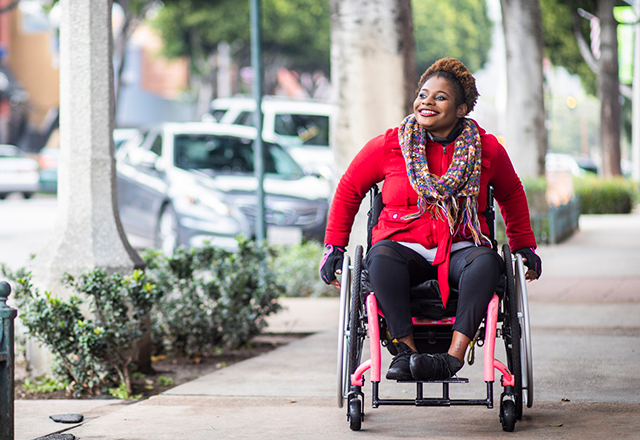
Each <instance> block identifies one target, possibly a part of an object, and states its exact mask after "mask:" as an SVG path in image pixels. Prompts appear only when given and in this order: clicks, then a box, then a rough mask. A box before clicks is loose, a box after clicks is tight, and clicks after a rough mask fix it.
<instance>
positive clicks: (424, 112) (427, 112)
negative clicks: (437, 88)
mask: <svg viewBox="0 0 640 440" xmlns="http://www.w3.org/2000/svg"><path fill="white" fill-rule="evenodd" d="M418 113H419V114H420V116H435V115H437V114H438V112H434V111H433V110H427V109H422V110H418Z"/></svg>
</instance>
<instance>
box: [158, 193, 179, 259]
mask: <svg viewBox="0 0 640 440" xmlns="http://www.w3.org/2000/svg"><path fill="white" fill-rule="evenodd" d="M156 247H157V248H159V249H160V250H161V251H162V253H163V254H164V255H166V256H171V255H173V253H174V252H175V251H176V248H177V247H178V218H177V217H176V213H175V211H174V210H173V207H172V206H171V205H166V206H165V207H164V209H163V210H162V213H161V214H160V218H159V219H158V228H157V231H156Z"/></svg>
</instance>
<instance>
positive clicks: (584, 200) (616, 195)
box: [573, 177, 638, 214]
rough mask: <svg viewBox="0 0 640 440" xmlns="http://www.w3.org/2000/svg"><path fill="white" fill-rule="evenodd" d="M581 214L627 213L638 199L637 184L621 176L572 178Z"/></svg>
mask: <svg viewBox="0 0 640 440" xmlns="http://www.w3.org/2000/svg"><path fill="white" fill-rule="evenodd" d="M573 186H574V190H575V193H576V196H577V197H579V198H580V207H581V213H582V214H628V213H630V212H631V210H632V209H633V207H634V206H635V204H636V203H637V200H638V187H637V184H635V183H634V182H632V181H630V180H626V179H623V178H610V179H599V178H597V177H584V178H575V179H574V183H573Z"/></svg>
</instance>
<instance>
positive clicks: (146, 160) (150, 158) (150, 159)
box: [138, 151, 159, 170]
mask: <svg viewBox="0 0 640 440" xmlns="http://www.w3.org/2000/svg"><path fill="white" fill-rule="evenodd" d="M158 159H159V158H158V155H157V154H155V153H153V152H151V151H145V152H144V153H143V154H142V157H141V158H140V162H139V163H138V164H139V165H140V166H141V167H142V168H146V169H148V170H157V169H158V167H157V163H158Z"/></svg>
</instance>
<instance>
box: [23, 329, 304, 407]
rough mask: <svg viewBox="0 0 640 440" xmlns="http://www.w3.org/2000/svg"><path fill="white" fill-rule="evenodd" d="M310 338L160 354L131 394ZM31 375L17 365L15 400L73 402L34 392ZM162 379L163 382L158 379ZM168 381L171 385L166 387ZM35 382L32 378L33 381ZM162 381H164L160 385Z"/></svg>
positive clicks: (145, 393)
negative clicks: (27, 380) (187, 353)
mask: <svg viewBox="0 0 640 440" xmlns="http://www.w3.org/2000/svg"><path fill="white" fill-rule="evenodd" d="M304 336H307V335H306V334H300V333H290V334H270V333H264V334H261V335H259V336H256V337H255V338H253V339H252V340H251V343H250V344H248V346H247V347H242V348H240V349H237V350H228V351H223V352H221V353H216V354H208V355H203V356H200V357H193V358H190V357H179V356H168V355H160V356H154V357H152V367H153V369H154V370H155V371H154V372H153V373H151V374H147V375H135V377H133V378H132V388H133V392H132V395H139V394H141V395H142V396H141V400H144V399H147V398H149V397H151V396H155V395H156V394H160V393H162V392H164V391H167V390H168V389H170V388H173V387H175V386H178V385H181V384H183V383H185V382H190V381H192V380H194V379H197V378H198V377H200V376H204V375H205V374H209V373H212V372H214V371H216V370H219V369H221V368H226V367H229V366H231V365H233V364H235V363H238V362H241V361H244V360H246V359H249V358H252V357H255V356H259V355H261V354H264V353H268V352H269V351H271V350H274V349H276V348H278V347H281V346H283V345H286V344H288V343H289V342H292V341H294V340H296V339H299V338H302V337H304ZM27 376H28V374H27V371H26V369H25V363H24V361H17V362H16V380H15V399H16V400H19V399H73V398H74V397H73V396H72V395H71V394H70V393H69V392H67V391H66V390H59V391H53V392H47V393H42V392H31V391H29V390H27V388H26V387H25V386H24V381H25V378H26V377H27ZM161 376H163V377H162V379H160V380H159V379H158V378H160V377H161ZM167 378H169V379H171V384H170V385H167V382H169V381H168V380H167ZM32 382H33V379H32ZM159 382H162V384H161V383H159ZM81 398H83V399H91V398H93V399H95V398H98V399H115V398H114V397H112V396H111V395H109V394H103V395H100V396H95V395H94V396H89V395H86V396H85V395H83V396H82V397H81Z"/></svg>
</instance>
